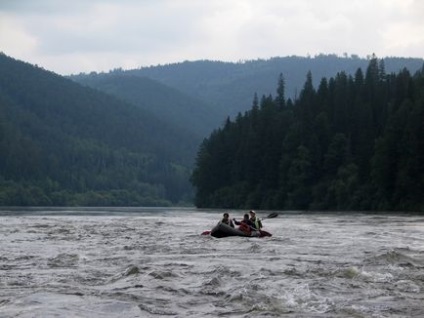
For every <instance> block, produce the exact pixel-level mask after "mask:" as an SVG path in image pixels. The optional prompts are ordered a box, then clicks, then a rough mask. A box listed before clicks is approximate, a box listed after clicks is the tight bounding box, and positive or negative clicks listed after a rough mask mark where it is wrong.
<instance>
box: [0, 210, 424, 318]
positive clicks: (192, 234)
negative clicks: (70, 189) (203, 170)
mask: <svg viewBox="0 0 424 318" xmlns="http://www.w3.org/2000/svg"><path fill="white" fill-rule="evenodd" d="M138 211H139V210H137V209H133V210H128V209H122V210H121V211H120V210H119V209H118V210H109V211H106V210H97V211H96V210H79V211H73V210H69V211H66V210H60V211H55V210H48V211H46V210H38V211H35V213H34V212H32V213H27V212H28V211H24V212H25V213H19V214H18V215H10V214H11V213H18V212H22V211H17V210H15V211H12V212H8V211H4V210H3V212H0V240H1V243H0V317H99V318H100V317H164V316H170V317H280V316H284V317H423V316H424V305H423V304H424V271H423V270H424V217H420V216H393V215H391V216H381V215H371V216H370V215H369V216H367V215H361V214H355V215H351V216H346V215H341V214H340V215H325V214H315V215H302V214H280V215H279V216H278V217H277V218H275V219H268V220H264V221H263V223H264V225H265V229H266V230H268V231H269V232H271V233H273V235H274V236H273V237H271V238H263V239H259V238H251V239H249V238H239V237H235V238H225V239H215V238H211V237H205V236H201V235H199V234H200V233H201V232H202V231H204V230H207V229H210V228H211V227H212V226H213V225H214V224H215V223H216V221H218V220H219V218H220V216H221V214H222V211H208V212H193V211H195V210H187V209H182V210H178V209H171V210H170V209H168V210H166V209H152V210H148V209H145V210H142V211H141V212H142V213H137V212H138ZM57 212H59V213H60V215H56V213H57ZM99 212H104V213H99ZM120 213H121V214H120ZM230 214H231V216H236V217H240V216H241V214H242V212H235V211H230ZM263 215H266V213H265V212H264V213H263Z"/></svg>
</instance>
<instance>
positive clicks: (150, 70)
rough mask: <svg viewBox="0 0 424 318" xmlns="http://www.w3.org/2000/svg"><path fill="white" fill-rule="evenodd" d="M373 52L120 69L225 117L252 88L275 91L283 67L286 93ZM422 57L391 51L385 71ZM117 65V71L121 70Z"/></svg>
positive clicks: (246, 102)
mask: <svg viewBox="0 0 424 318" xmlns="http://www.w3.org/2000/svg"><path fill="white" fill-rule="evenodd" d="M368 63H369V58H359V57H358V56H355V55H352V56H350V57H348V56H346V57H339V56H336V55H317V56H315V57H300V56H287V57H275V58H271V59H266V60H265V59H264V60H261V59H259V60H251V61H241V62H239V63H228V62H219V61H193V62H182V63H174V64H167V65H160V66H152V67H143V68H140V69H135V70H128V71H121V73H122V74H125V75H136V76H144V77H148V78H151V79H154V80H156V81H159V82H161V83H163V84H165V85H167V86H170V87H173V88H176V89H178V90H180V91H181V92H183V93H185V94H187V95H190V96H193V97H195V98H197V99H200V100H203V101H205V102H207V103H208V104H212V105H213V106H214V108H215V109H216V111H217V112H218V113H219V114H220V121H219V123H218V124H219V125H221V124H222V118H226V117H227V116H231V117H235V116H236V115H237V114H238V113H239V112H241V113H244V112H245V111H246V110H249V108H250V106H251V101H252V98H253V95H254V93H255V92H256V93H257V94H258V95H259V96H262V95H269V94H275V83H276V82H277V80H278V76H279V74H280V73H283V74H284V77H285V79H286V96H287V97H288V98H292V99H295V98H296V96H299V93H300V90H301V89H302V86H303V83H304V81H305V74H306V73H307V72H309V71H310V72H311V73H312V74H313V75H314V82H313V84H314V87H317V86H318V84H319V80H320V79H321V78H322V77H326V78H329V77H331V76H334V74H336V73H337V72H341V71H344V72H346V74H348V75H354V74H355V72H356V70H357V69H358V68H362V69H365V68H366V67H367V65H368ZM423 63H424V60H423V59H418V58H401V57H387V58H384V64H385V68H386V72H387V73H392V72H395V73H397V72H399V71H400V70H402V69H403V68H407V69H408V70H409V71H410V72H411V73H415V72H416V71H417V70H419V69H420V68H421V67H422V65H423ZM118 73H119V71H116V72H115V74H118Z"/></svg>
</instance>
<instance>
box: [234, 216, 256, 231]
mask: <svg viewBox="0 0 424 318" xmlns="http://www.w3.org/2000/svg"><path fill="white" fill-rule="evenodd" d="M233 221H234V223H235V224H236V225H238V226H239V230H240V231H243V232H244V233H246V234H248V235H251V234H252V230H255V227H254V224H253V223H252V222H251V221H250V220H249V215H248V214H247V213H246V214H245V215H244V216H243V220H241V221H240V222H239V221H237V220H236V219H233Z"/></svg>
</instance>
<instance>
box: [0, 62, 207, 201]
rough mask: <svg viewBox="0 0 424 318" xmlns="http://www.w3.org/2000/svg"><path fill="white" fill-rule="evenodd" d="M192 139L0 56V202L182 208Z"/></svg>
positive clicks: (134, 109) (136, 110) (130, 108)
mask: <svg viewBox="0 0 424 318" xmlns="http://www.w3.org/2000/svg"><path fill="white" fill-rule="evenodd" d="M181 140H183V141H184V142H181ZM200 142H201V138H199V137H198V136H195V135H193V134H192V133H190V132H188V131H185V130H181V129H179V128H178V127H176V126H173V125H170V124H169V123H166V122H163V121H161V120H160V119H158V118H157V117H155V116H153V115H152V114H150V113H148V112H146V111H143V110H142V109H140V108H139V107H136V106H134V105H131V104H129V103H125V102H123V101H121V100H118V99H117V98H115V97H113V96H111V95H106V94H104V93H101V92H99V91H95V90H93V89H90V88H87V87H83V86H81V85H79V84H77V83H75V82H73V81H71V80H69V79H66V78H64V77H62V76H59V75H56V74H54V73H52V72H48V71H46V70H43V69H41V68H38V67H36V66H33V65H30V64H28V63H24V62H21V61H17V60H14V59H12V58H10V57H7V56H6V55H4V54H0V154H1V155H0V205H3V206H5V205H6V206H8V205H9V206H12V205H14V206H23V205H32V206H41V205H43V206H75V205H79V206H158V205H160V206H166V205H177V204H184V203H185V204H187V203H190V202H191V201H192V196H193V190H192V186H191V184H190V182H189V176H190V173H191V170H190V169H191V167H192V165H193V162H194V156H195V153H196V149H197V147H198V145H199V143H200Z"/></svg>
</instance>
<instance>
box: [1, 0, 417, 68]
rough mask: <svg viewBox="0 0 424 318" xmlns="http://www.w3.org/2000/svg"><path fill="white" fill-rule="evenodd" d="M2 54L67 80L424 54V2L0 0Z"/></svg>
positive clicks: (347, 0) (366, 0) (398, 0)
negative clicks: (185, 65) (137, 71)
mask: <svg viewBox="0 0 424 318" xmlns="http://www.w3.org/2000/svg"><path fill="white" fill-rule="evenodd" d="M0 51H2V52H4V53H5V54H7V55H9V56H12V57H14V58H17V59H20V60H24V61H27V62H30V63H33V64H38V65H39V66H42V67H44V68H45V69H48V70H51V71H54V72H57V73H59V74H64V75H66V74H71V73H79V72H90V71H97V72H98V71H108V70H110V69H113V68H117V67H122V68H124V69H128V68H138V67H142V66H149V65H157V64H167V63H173V62H182V61H185V60H190V61H193V60H200V59H210V60H222V61H240V60H250V59H257V58H264V59H266V58H270V57H275V56H288V55H300V56H307V55H311V56H314V55H316V54H319V53H324V54H330V53H334V54H337V55H343V54H344V53H347V54H349V55H351V54H357V55H359V56H361V57H365V56H367V55H371V54H372V53H375V54H376V55H377V57H385V56H404V57H420V58H423V57H424V0H0Z"/></svg>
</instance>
